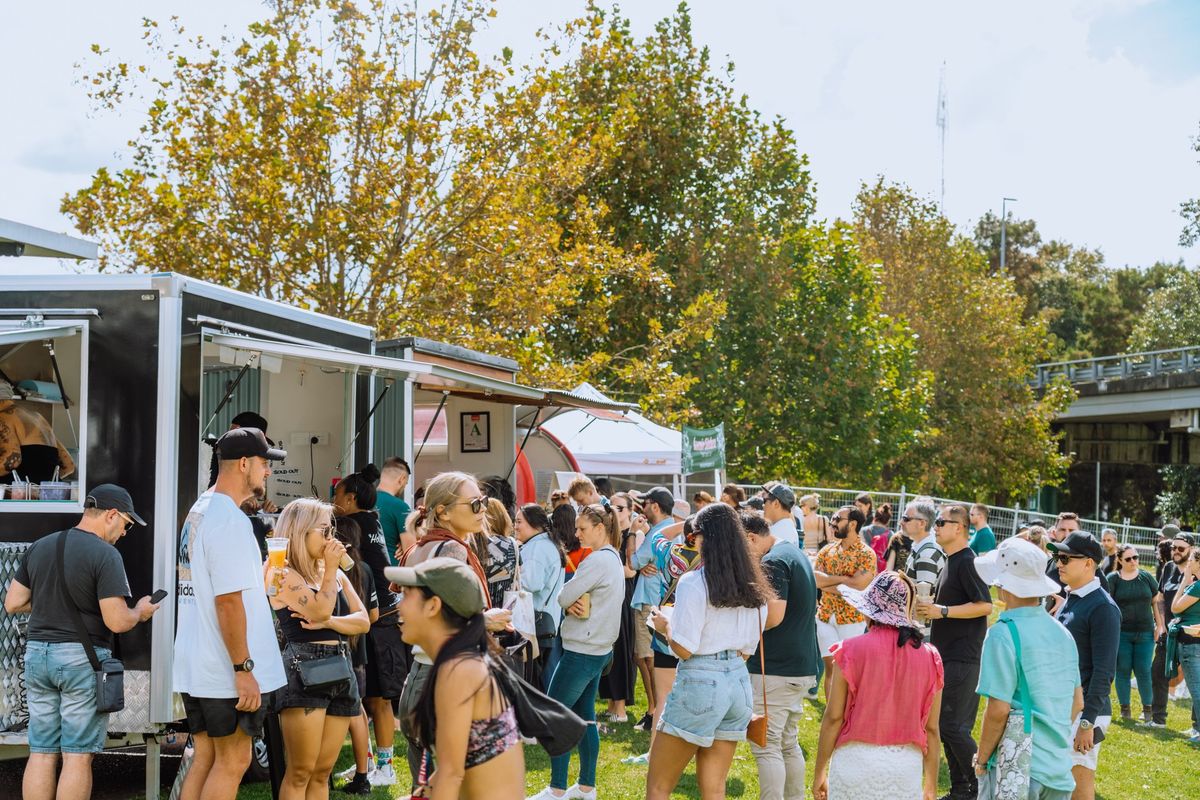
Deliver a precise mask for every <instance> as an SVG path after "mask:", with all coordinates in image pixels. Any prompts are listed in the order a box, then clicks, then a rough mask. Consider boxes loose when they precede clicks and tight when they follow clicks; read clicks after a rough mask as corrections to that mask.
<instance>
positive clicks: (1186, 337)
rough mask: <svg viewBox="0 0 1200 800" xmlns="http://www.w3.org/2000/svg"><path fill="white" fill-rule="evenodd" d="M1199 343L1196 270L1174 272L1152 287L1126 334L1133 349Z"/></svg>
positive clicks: (1199, 302) (1198, 274)
mask: <svg viewBox="0 0 1200 800" xmlns="http://www.w3.org/2000/svg"><path fill="white" fill-rule="evenodd" d="M1196 345H1200V272H1195V271H1189V270H1182V269H1181V270H1179V271H1177V272H1174V273H1173V274H1172V275H1171V276H1170V278H1169V279H1168V281H1167V284H1166V286H1164V287H1162V288H1161V289H1158V290H1157V291H1154V292H1152V293H1151V294H1150V296H1149V297H1148V298H1147V300H1146V308H1145V311H1144V312H1143V313H1142V315H1141V316H1140V317H1139V318H1138V321H1137V324H1136V325H1135V326H1134V328H1133V331H1132V333H1131V334H1130V337H1129V349H1130V350H1131V351H1133V352H1141V351H1146V350H1168V349H1170V348H1173V347H1194V346H1196Z"/></svg>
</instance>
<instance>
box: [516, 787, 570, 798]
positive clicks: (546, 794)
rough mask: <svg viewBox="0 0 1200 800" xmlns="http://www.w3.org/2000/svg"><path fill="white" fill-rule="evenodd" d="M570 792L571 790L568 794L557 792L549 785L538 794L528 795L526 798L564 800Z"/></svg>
mask: <svg viewBox="0 0 1200 800" xmlns="http://www.w3.org/2000/svg"><path fill="white" fill-rule="evenodd" d="M569 794H570V792H569V791H568V792H567V794H555V793H554V790H553V789H551V788H550V787H549V786H547V787H546V788H545V789H542V790H541V791H540V792H538V793H537V794H535V795H532V796H530V797H526V798H525V800H564V798H566V797H567V796H568V795H569Z"/></svg>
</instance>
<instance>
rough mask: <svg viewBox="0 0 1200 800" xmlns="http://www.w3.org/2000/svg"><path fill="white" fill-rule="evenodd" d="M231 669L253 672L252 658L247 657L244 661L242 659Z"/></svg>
mask: <svg viewBox="0 0 1200 800" xmlns="http://www.w3.org/2000/svg"><path fill="white" fill-rule="evenodd" d="M233 671H234V672H253V671H254V660H253V659H249V658H247V659H246V660H245V661H243V662H242V663H240V664H234V665H233Z"/></svg>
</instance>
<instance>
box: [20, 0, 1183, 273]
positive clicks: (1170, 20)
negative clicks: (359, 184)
mask: <svg viewBox="0 0 1200 800" xmlns="http://www.w3.org/2000/svg"><path fill="white" fill-rule="evenodd" d="M422 5H423V6H428V5H429V3H428V1H427V2H424V3H422ZM675 6H676V2H675V1H674V0H637V2H627V3H626V4H625V9H624V12H625V13H626V14H627V15H628V16H630V17H631V18H632V20H633V23H634V27H635V29H636V31H638V32H640V33H645V32H648V31H650V29H651V28H652V26H653V24H654V22H655V21H656V20H657V19H659V18H661V17H662V16H665V15H667V14H669V13H671V12H672V11H673V9H674V8H675ZM582 7H583V2H582V0H501V2H500V3H499V4H498V9H499V16H498V18H497V19H496V20H495V21H494V23H493V25H492V26H491V28H490V29H489V30H487V31H485V32H484V33H483V34H482V36H481V39H480V46H481V48H483V49H485V50H488V51H492V52H494V51H498V50H499V48H500V47H503V46H511V47H512V48H513V49H514V50H515V52H516V56H517V57H518V58H521V57H522V55H526V56H527V55H528V54H529V52H530V51H531V49H532V48H533V47H534V46H535V42H534V37H533V31H534V30H535V29H536V28H538V27H542V26H547V25H552V24H554V23H555V22H560V21H562V20H564V19H566V18H568V17H569V16H571V15H572V14H575V13H578V12H579V10H580V9H581V8H582ZM691 7H692V14H693V21H694V32H695V36H696V39H697V41H698V42H700V43H702V44H706V45H708V46H709V47H710V48H711V49H712V51H713V53H714V55H715V56H717V57H718V60H719V61H724V60H725V59H726V58H728V59H731V60H733V61H734V62H736V64H737V71H736V78H735V80H736V86H737V88H738V89H739V90H740V91H742V92H745V93H747V94H748V95H749V96H750V99H751V102H752V104H753V105H754V106H755V107H756V108H758V109H759V110H761V111H763V112H764V113H765V114H767V115H779V116H782V117H783V118H785V119H786V120H787V122H788V124H789V125H790V126H791V127H792V128H793V129H794V130H795V131H796V134H797V140H798V142H799V145H800V148H801V149H802V150H803V151H804V152H805V153H807V154H808V156H809V159H810V162H811V166H812V172H813V175H814V177H815V179H816V181H817V193H818V211H819V213H820V214H822V215H823V216H825V217H827V218H833V217H838V216H846V215H847V214H849V211H850V206H851V202H852V200H853V198H854V195H855V193H856V192H857V190H858V187H859V185H860V184H861V182H863V181H870V180H873V179H874V177H875V176H877V175H883V176H885V177H887V178H889V179H891V180H896V181H902V182H905V183H907V184H909V185H910V186H912V187H913V188H914V189H915V190H916V191H918V192H919V193H922V194H925V195H927V196H930V197H934V198H936V196H937V191H938V179H939V170H938V164H939V157H938V156H939V151H938V136H937V128H936V125H935V119H936V101H937V87H938V74H939V69H940V67H941V65H942V63H943V62H945V63H946V70H947V72H946V75H947V86H948V90H949V120H950V127H949V136H948V140H947V146H946V205H945V208H946V213H947V214H948V215H949V216H950V217H951V218H952V219H953V220H954V221H955V222H956V223H958V224H959V225H961V226H963V227H964V228H965V227H969V226H971V225H973V224H974V222H975V220H976V219H978V217H979V216H980V215H981V214H983V213H984V212H986V211H987V210H989V209H994V210H997V211H998V209H999V204H1000V198H1001V197H1003V196H1009V197H1015V198H1017V199H1018V202H1017V203H1016V204H1014V205H1012V206H1011V208H1012V210H1013V212H1014V213H1015V214H1018V215H1020V216H1029V217H1033V218H1035V219H1036V220H1037V221H1038V224H1039V227H1040V229H1041V230H1042V233H1043V236H1045V237H1047V238H1050V237H1053V238H1061V239H1065V240H1067V241H1070V242H1072V243H1075V244H1079V245H1086V246H1089V247H1098V248H1101V249H1102V250H1103V251H1104V253H1105V255H1106V256H1107V259H1108V262H1109V263H1110V264H1115V265H1120V264H1134V265H1148V264H1150V263H1153V262H1154V261H1156V260H1177V259H1180V258H1182V259H1184V260H1185V261H1186V262H1187V263H1188V264H1189V265H1192V266H1200V249H1197V248H1191V249H1188V250H1185V249H1182V248H1180V247H1179V246H1178V244H1177V239H1178V235H1179V230H1180V228H1181V226H1182V223H1181V220H1180V218H1179V216H1178V206H1179V203H1180V202H1182V201H1184V200H1186V199H1188V198H1191V197H1197V196H1200V165H1198V164H1197V158H1198V157H1200V155H1198V154H1197V153H1195V152H1194V151H1192V149H1191V140H1192V138H1193V137H1195V136H1196V135H1197V134H1198V133H1200V0H1087V1H1086V2H1085V1H1084V0H1053V2H1046V0H1012V1H1011V2H1009V3H1006V4H1003V5H1001V4H994V3H993V4H986V5H985V4H983V3H977V2H962V0H922V1H921V2H914V1H910V2H904V3H896V2H888V1H886V0H840V1H839V2H837V3H829V2H814V1H813V0H745V1H744V2H742V3H729V2H717V1H716V0H696V2H694V3H692V6H691ZM265 13H266V7H265V6H264V5H263V4H262V3H258V2H252V1H251V0H206V2H205V3H202V4H200V3H185V2H181V0H122V2H118V3H83V2H78V1H76V2H67V3H24V4H18V5H12V6H10V7H9V8H7V9H6V12H5V17H6V19H5V22H6V25H5V28H6V33H8V36H7V37H6V42H5V47H4V48H0V74H4V75H5V76H6V81H5V83H6V89H5V92H6V98H5V100H6V103H7V104H8V108H9V113H7V114H6V115H5V116H6V117H7V120H8V121H7V122H6V124H5V125H3V126H0V186H3V187H4V191H3V192H2V193H0V217H5V218H9V219H15V220H18V221H22V222H26V223H29V224H33V225H39V226H42V227H46V228H50V229H52V230H56V231H63V232H70V231H71V224H70V221H69V220H68V219H67V218H65V217H64V216H63V215H61V214H60V213H59V212H58V202H59V199H60V198H61V196H62V195H63V194H65V193H67V192H69V191H72V190H74V189H77V188H79V187H81V186H83V185H85V184H86V183H87V181H88V176H89V175H90V173H91V172H92V171H93V170H94V169H95V168H96V167H98V166H100V165H103V164H111V163H114V161H115V158H116V155H117V154H118V153H119V152H120V151H122V150H123V149H124V147H125V141H126V140H127V139H128V138H129V137H130V136H131V135H132V134H133V132H134V131H135V130H136V127H137V124H138V122H139V121H140V120H139V117H138V113H137V112H136V111H134V110H131V111H130V112H128V113H126V114H124V115H120V116H117V115H108V114H105V115H99V116H97V115H95V114H93V113H91V111H90V110H89V108H88V103H87V99H86V97H85V96H84V92H83V88H82V87H81V86H79V85H78V82H77V81H78V70H77V69H76V67H75V64H76V63H77V62H79V61H81V60H84V59H86V57H87V56H88V46H89V45H90V44H91V43H92V42H99V43H101V44H103V45H104V46H106V47H109V48H111V49H112V51H113V52H114V54H121V56H122V57H123V58H127V59H128V60H130V61H135V62H136V61H137V60H138V59H139V53H140V38H139V37H140V29H139V20H140V18H141V17H142V16H154V17H156V18H159V19H163V18H165V17H167V16H169V15H172V14H174V15H178V16H180V17H181V18H182V19H183V20H184V22H185V24H186V25H187V26H188V27H189V28H190V29H191V30H192V31H195V32H200V33H204V34H205V35H206V36H209V37H214V36H216V35H217V34H219V33H220V31H221V30H222V28H223V27H226V28H228V29H230V30H232V31H235V32H236V31H239V30H241V29H242V28H244V26H245V25H246V23H247V22H248V21H250V20H252V19H254V18H256V17H258V16H261V15H263V14H265ZM21 261H22V262H28V261H30V259H21ZM11 263H12V262H5V266H7V265H8V264H11Z"/></svg>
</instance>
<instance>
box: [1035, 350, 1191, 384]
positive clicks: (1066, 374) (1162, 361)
mask: <svg viewBox="0 0 1200 800" xmlns="http://www.w3.org/2000/svg"><path fill="white" fill-rule="evenodd" d="M1196 370H1200V346H1195V347H1179V348H1175V349H1173V350H1148V351H1146V352H1144V353H1122V354H1120V355H1115V356H1100V357H1098V358H1085V359H1080V360H1078V361H1054V362H1051V363H1048V364H1038V365H1037V366H1036V367H1034V376H1033V385H1034V387H1035V388H1037V389H1043V388H1045V387H1046V386H1048V385H1049V384H1050V382H1051V381H1053V380H1055V379H1056V378H1060V377H1063V378H1066V379H1067V381H1068V382H1070V383H1072V384H1076V383H1099V382H1100V381H1103V380H1109V379H1122V378H1142V377H1152V376H1154V375H1165V374H1171V373H1180V372H1193V371H1196Z"/></svg>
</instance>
